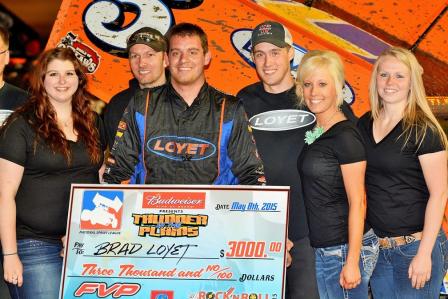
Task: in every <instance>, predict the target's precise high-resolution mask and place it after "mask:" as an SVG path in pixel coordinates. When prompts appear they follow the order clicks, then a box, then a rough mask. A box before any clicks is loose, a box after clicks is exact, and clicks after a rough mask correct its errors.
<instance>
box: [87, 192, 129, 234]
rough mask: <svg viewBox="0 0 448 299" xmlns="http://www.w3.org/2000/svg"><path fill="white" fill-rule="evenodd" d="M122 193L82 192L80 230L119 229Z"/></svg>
mask: <svg viewBox="0 0 448 299" xmlns="http://www.w3.org/2000/svg"><path fill="white" fill-rule="evenodd" d="M122 207H123V191H98V190H93V191H84V196H83V200H82V210H81V229H102V230H107V229H111V230H117V229H120V228H121V216H122V213H123V208H122Z"/></svg>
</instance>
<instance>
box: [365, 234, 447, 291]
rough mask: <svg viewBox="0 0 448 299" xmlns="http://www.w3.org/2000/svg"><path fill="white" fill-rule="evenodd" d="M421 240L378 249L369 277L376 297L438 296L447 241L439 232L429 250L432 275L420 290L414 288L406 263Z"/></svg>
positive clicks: (445, 258)
mask: <svg viewBox="0 0 448 299" xmlns="http://www.w3.org/2000/svg"><path fill="white" fill-rule="evenodd" d="M419 246H420V241H415V242H412V243H410V244H406V245H401V246H397V247H394V248H390V249H380V254H379V257H378V263H377V264H376V267H375V270H374V271H373V274H372V278H371V279H370V286H371V288H372V293H373V297H374V298H375V299H398V298H406V299H417V298H421V299H436V298H437V299H438V298H439V296H440V295H439V294H440V288H441V286H442V281H443V277H444V276H445V273H446V270H447V266H448V244H447V240H446V237H445V233H444V232H443V231H440V233H439V235H438V236H437V239H436V242H435V244H434V248H433V249H432V254H431V260H432V268H431V278H430V280H429V281H428V282H426V283H425V286H424V287H423V288H421V289H418V290H417V289H414V288H413V287H412V285H411V280H410V279H409V277H408V270H409V265H410V263H411V261H412V259H413V258H414V256H415V255H416V254H417V250H418V247H419Z"/></svg>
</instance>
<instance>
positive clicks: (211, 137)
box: [104, 83, 264, 185]
mask: <svg viewBox="0 0 448 299" xmlns="http://www.w3.org/2000/svg"><path fill="white" fill-rule="evenodd" d="M104 180H105V182H107V183H114V184H119V183H131V184H219V185H235V184H242V185H255V184H262V183H264V172H263V166H262V163H261V160H260V158H259V156H258V154H257V151H256V147H255V143H254V140H253V137H252V134H251V132H250V131H249V126H248V122H247V118H246V115H245V113H244V109H243V106H242V105H241V102H240V101H238V100H237V99H236V98H235V97H233V96H229V95H226V94H224V93H222V92H220V91H218V90H216V89H215V88H213V87H212V86H210V85H208V84H207V83H205V84H204V85H203V86H202V88H201V90H200V92H199V94H198V96H197V98H196V99H195V100H194V102H193V104H192V105H191V106H188V105H187V104H186V103H185V101H184V100H183V99H182V98H181V96H180V95H179V94H178V93H177V92H176V91H175V90H174V88H173V87H172V86H171V85H170V84H167V85H163V86H160V87H155V88H152V89H145V90H142V91H141V92H137V93H136V95H135V96H134V97H133V98H132V100H131V101H130V103H129V105H128V107H127V108H126V110H125V112H124V114H123V118H122V120H121V121H120V123H119V126H118V131H117V136H116V138H115V142H114V144H113V146H112V149H111V155H110V157H109V158H108V160H107V168H106V171H105V174H104Z"/></svg>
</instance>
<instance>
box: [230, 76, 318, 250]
mask: <svg viewBox="0 0 448 299" xmlns="http://www.w3.org/2000/svg"><path fill="white" fill-rule="evenodd" d="M237 97H239V98H241V100H242V102H243V106H244V110H245V111H246V113H247V115H248V117H249V122H250V126H251V127H252V133H253V135H254V138H255V142H256V144H257V149H258V152H259V154H260V157H261V160H262V161H263V165H264V171H265V175H266V182H267V184H268V185H275V186H290V187H291V193H290V207H289V230H288V233H289V238H290V239H291V240H292V241H297V240H300V239H302V238H304V237H306V236H307V235H308V224H307V221H306V214H305V206H304V203H303V200H301V199H300V176H299V172H298V171H297V167H295V166H296V163H297V157H298V156H299V153H300V152H301V150H302V147H303V144H304V136H305V131H306V130H307V129H306V126H305V127H302V128H296V129H288V128H289V127H288V125H287V124H286V123H285V122H284V121H283V122H282V121H279V118H276V117H275V116H276V113H278V112H280V111H282V110H283V112H284V114H283V116H286V117H287V116H297V113H302V115H304V118H303V122H302V123H300V122H299V121H297V125H306V124H312V123H313V122H314V117H313V116H311V114H309V115H308V116H306V115H305V113H303V111H300V110H298V109H297V96H296V94H295V87H293V88H291V89H290V90H287V91H285V92H282V93H278V94H272V93H267V92H266V91H265V90H264V88H263V85H262V84H261V83H256V84H253V85H250V86H247V87H246V88H244V89H242V90H241V91H240V92H239V93H238V95H237ZM270 116H271V118H269V117H270ZM267 119H268V120H269V119H271V120H276V123H272V124H271V125H270V128H271V127H274V125H275V124H277V125H278V126H277V129H278V130H276V131H268V130H266V129H265V128H263V127H262V125H260V124H261V123H266V120H267ZM284 119H285V120H286V118H284ZM295 119H296V120H298V118H295ZM268 124H269V121H268ZM282 124H283V126H282Z"/></svg>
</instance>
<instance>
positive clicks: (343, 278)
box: [339, 262, 361, 290]
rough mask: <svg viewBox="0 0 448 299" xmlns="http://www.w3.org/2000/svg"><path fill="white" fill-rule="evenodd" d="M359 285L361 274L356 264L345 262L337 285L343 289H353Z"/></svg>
mask: <svg viewBox="0 0 448 299" xmlns="http://www.w3.org/2000/svg"><path fill="white" fill-rule="evenodd" d="M360 283H361V272H360V271H359V266H358V264H355V263H350V262H347V263H345V265H344V267H342V271H341V275H340V276H339V284H340V285H341V287H343V288H344V289H347V290H349V289H354V288H356V287H357V286H358V285H359V284H360Z"/></svg>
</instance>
